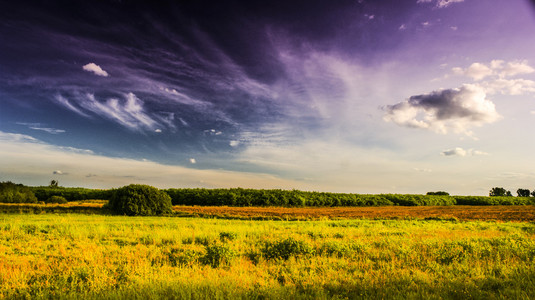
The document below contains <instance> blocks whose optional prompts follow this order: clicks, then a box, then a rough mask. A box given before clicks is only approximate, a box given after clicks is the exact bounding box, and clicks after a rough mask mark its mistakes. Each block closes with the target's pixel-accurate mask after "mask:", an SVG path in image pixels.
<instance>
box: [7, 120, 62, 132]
mask: <svg viewBox="0 0 535 300" xmlns="http://www.w3.org/2000/svg"><path fill="white" fill-rule="evenodd" d="M17 124H18V125H24V126H27V127H28V128H30V129H33V130H39V131H44V132H47V133H50V134H60V133H65V132H66V130H64V129H57V128H50V127H45V126H46V125H43V124H41V123H24V122H17Z"/></svg>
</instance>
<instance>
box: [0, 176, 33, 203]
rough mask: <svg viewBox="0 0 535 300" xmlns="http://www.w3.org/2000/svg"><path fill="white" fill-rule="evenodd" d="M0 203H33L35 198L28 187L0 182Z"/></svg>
mask: <svg viewBox="0 0 535 300" xmlns="http://www.w3.org/2000/svg"><path fill="white" fill-rule="evenodd" d="M0 202H4V203H35V202H37V198H36V197H35V195H34V194H33V192H32V191H31V190H30V188H29V187H27V186H24V185H22V184H15V183H13V182H10V181H7V182H0Z"/></svg>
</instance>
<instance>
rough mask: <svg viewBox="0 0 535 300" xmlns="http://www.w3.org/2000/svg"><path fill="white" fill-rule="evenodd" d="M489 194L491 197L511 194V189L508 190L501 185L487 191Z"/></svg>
mask: <svg viewBox="0 0 535 300" xmlns="http://www.w3.org/2000/svg"><path fill="white" fill-rule="evenodd" d="M489 196H491V197H504V196H511V191H508V190H506V189H504V188H502V187H493V188H492V189H491V190H490V192H489Z"/></svg>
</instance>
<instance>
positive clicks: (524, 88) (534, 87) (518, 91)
mask: <svg viewBox="0 0 535 300" xmlns="http://www.w3.org/2000/svg"><path fill="white" fill-rule="evenodd" d="M482 86H483V87H484V88H485V90H486V91H487V93H489V94H498V93H499V94H503V95H523V94H526V93H535V81H533V80H528V79H520V78H517V79H503V78H500V79H496V80H492V81H489V82H485V83H484V84H483V85H482Z"/></svg>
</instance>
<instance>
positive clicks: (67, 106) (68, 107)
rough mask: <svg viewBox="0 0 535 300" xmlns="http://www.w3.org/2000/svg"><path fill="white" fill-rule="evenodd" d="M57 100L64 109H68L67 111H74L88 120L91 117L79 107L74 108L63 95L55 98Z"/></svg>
mask: <svg viewBox="0 0 535 300" xmlns="http://www.w3.org/2000/svg"><path fill="white" fill-rule="evenodd" d="M54 98H55V99H56V101H57V102H58V103H59V104H61V105H63V106H64V107H66V108H67V109H69V110H72V111H73V112H75V113H77V114H79V115H81V116H84V117H86V118H88V117H89V115H87V114H86V113H84V112H83V111H81V110H80V109H79V108H78V107H76V106H74V105H73V104H72V103H71V102H70V101H69V100H67V99H66V98H65V97H63V96H62V95H56V96H55V97H54Z"/></svg>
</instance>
